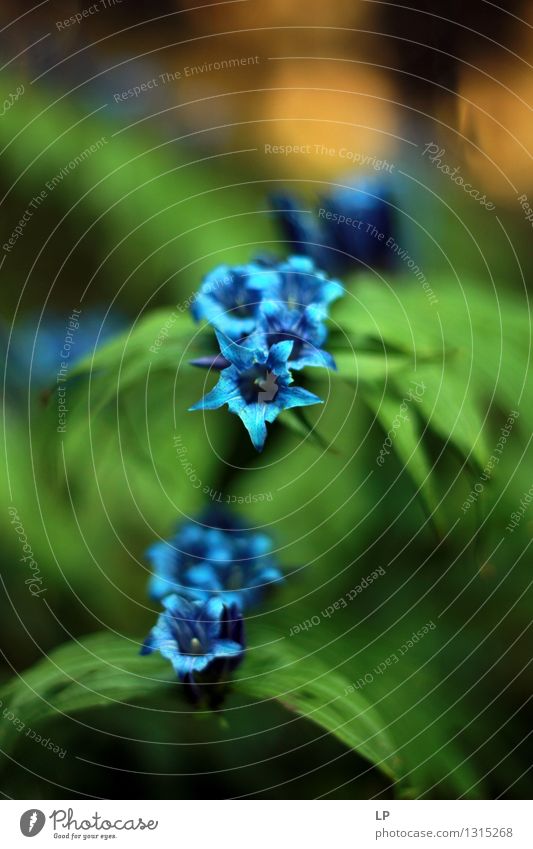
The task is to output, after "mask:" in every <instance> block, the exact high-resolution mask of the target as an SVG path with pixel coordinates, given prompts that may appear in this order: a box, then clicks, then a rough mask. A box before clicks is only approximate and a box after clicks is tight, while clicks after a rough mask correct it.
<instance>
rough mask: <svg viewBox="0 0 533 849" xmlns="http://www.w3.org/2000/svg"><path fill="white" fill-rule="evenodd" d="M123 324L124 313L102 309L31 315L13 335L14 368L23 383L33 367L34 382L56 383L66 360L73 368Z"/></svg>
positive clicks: (37, 383) (38, 386)
mask: <svg viewBox="0 0 533 849" xmlns="http://www.w3.org/2000/svg"><path fill="white" fill-rule="evenodd" d="M123 326H124V319H123V318H122V317H121V316H118V315H111V314H108V315H107V316H106V317H104V313H103V311H102V310H99V309H89V310H87V312H80V313H76V314H74V313H73V314H72V315H70V314H67V317H66V318H65V317H60V316H58V315H57V314H54V315H52V316H47V317H46V318H43V319H42V320H41V319H39V317H38V316H37V315H27V316H25V317H24V318H23V319H22V320H21V321H20V323H18V324H17V325H16V327H15V329H14V332H13V336H12V338H11V350H10V359H11V357H12V358H13V359H12V363H11V364H10V366H11V369H12V370H13V372H14V373H16V375H17V380H18V382H19V385H21V384H23V382H24V383H26V382H27V380H28V376H29V372H30V368H31V380H32V383H33V385H34V386H35V387H37V388H39V389H44V388H46V387H47V385H49V384H52V383H53V382H54V380H55V378H56V376H57V373H58V372H59V370H60V369H61V367H62V363H64V362H66V363H67V364H68V367H69V368H72V367H73V366H74V365H75V364H76V363H78V362H79V361H80V360H81V359H82V358H83V357H85V356H87V355H88V354H91V353H92V352H93V351H94V350H95V349H96V347H97V346H100V345H103V344H104V343H105V342H108V341H109V340H110V339H112V338H113V337H114V336H115V335H116V334H117V333H119V332H120V331H121V330H122V328H123Z"/></svg>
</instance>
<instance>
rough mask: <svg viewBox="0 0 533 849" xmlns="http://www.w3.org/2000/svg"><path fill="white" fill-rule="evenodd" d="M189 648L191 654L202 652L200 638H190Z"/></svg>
mask: <svg viewBox="0 0 533 849" xmlns="http://www.w3.org/2000/svg"><path fill="white" fill-rule="evenodd" d="M190 649H191V650H190V653H191V654H204V651H203V649H202V644H201V642H200V640H199V639H198V637H193V638H192V640H191V646H190Z"/></svg>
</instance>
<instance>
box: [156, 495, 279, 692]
mask: <svg viewBox="0 0 533 849" xmlns="http://www.w3.org/2000/svg"><path fill="white" fill-rule="evenodd" d="M146 556H147V558H148V561H149V562H150V565H151V567H152V576H151V578H150V583H149V594H150V596H151V597H152V598H153V599H155V600H157V601H160V602H161V603H162V605H163V608H164V610H163V612H162V613H161V614H160V616H159V619H158V622H157V624H156V625H155V627H154V628H152V630H151V631H150V634H149V635H148V637H147V639H146V640H145V643H144V645H143V648H142V650H141V653H142V654H151V653H152V652H155V651H159V652H160V653H161V654H162V655H163V657H165V658H167V659H168V660H170V662H171V663H172V666H173V667H174V669H175V671H176V674H177V676H178V678H179V679H180V681H183V682H184V683H186V684H188V685H189V687H188V691H189V695H190V696H192V698H193V700H194V701H198V700H199V698H200V690H199V687H198V684H199V683H202V684H205V683H209V684H217V685H220V684H221V683H222V682H224V681H225V680H226V679H227V677H228V675H229V674H230V673H231V672H232V671H233V670H234V669H235V668H236V667H237V666H238V665H239V663H240V662H241V661H242V659H243V657H244V651H245V637H244V624H243V612H244V610H246V609H247V608H248V607H249V606H250V605H254V604H257V603H258V602H260V601H261V600H262V599H263V598H264V595H265V593H266V591H267V590H268V589H270V588H271V587H272V585H273V584H277V583H279V582H280V581H282V580H283V575H282V573H281V571H280V569H279V567H278V566H277V563H276V561H275V558H274V556H273V554H272V540H271V539H270V537H268V536H267V535H266V534H262V533H258V532H255V531H253V530H251V529H250V528H248V527H246V526H245V525H244V524H243V523H242V522H241V521H240V520H237V519H235V517H233V516H231V515H230V514H228V513H225V512H222V511H220V512H212V513H210V514H208V515H207V516H206V517H205V518H204V520H203V521H198V522H194V521H190V520H186V521H184V522H182V523H180V525H179V526H178V528H177V530H176V533H175V534H174V536H173V537H172V539H170V540H168V541H161V542H157V543H154V544H153V545H152V546H150V548H149V549H148V551H147V552H146ZM216 692H217V694H219V691H218V690H217V691H216Z"/></svg>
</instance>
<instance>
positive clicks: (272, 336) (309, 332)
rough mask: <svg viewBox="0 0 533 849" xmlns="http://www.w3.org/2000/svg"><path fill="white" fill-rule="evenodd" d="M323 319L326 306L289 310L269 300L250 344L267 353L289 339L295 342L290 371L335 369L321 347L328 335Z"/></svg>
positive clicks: (328, 354)
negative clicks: (309, 367) (317, 368)
mask: <svg viewBox="0 0 533 849" xmlns="http://www.w3.org/2000/svg"><path fill="white" fill-rule="evenodd" d="M323 318H324V310H323V307H322V306H318V305H317V304H310V305H309V306H306V307H302V308H301V309H290V308H289V307H287V306H286V305H285V304H284V303H280V302H279V301H266V302H265V303H264V304H263V305H262V307H261V315H260V316H259V320H258V324H257V329H256V331H255V332H254V333H253V334H252V336H251V337H250V343H251V342H252V341H253V343H254V344H256V345H257V347H263V348H265V349H266V350H268V349H269V348H270V347H271V346H272V345H275V344H277V343H278V342H285V341H287V340H288V341H290V342H292V343H293V347H292V351H291V353H290V356H289V367H290V368H291V369H297V370H300V369H302V368H304V367H305V366H321V367H322V368H330V369H335V368H336V366H335V360H334V359H333V357H332V356H331V354H330V353H328V351H324V350H323V349H322V347H321V346H322V345H323V344H324V342H325V341H326V339H327V335H328V331H327V328H326V325H325V324H324V321H323ZM247 344H248V343H247Z"/></svg>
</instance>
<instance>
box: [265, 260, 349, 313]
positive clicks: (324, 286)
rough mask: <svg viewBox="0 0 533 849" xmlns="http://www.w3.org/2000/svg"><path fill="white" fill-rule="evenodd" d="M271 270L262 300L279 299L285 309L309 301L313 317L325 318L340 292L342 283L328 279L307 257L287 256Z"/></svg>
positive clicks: (303, 305)
mask: <svg viewBox="0 0 533 849" xmlns="http://www.w3.org/2000/svg"><path fill="white" fill-rule="evenodd" d="M271 273H272V278H271V280H270V284H269V287H268V293H267V296H266V297H265V301H266V300H274V301H281V302H282V303H284V304H285V305H286V306H287V307H288V308H289V309H302V308H305V307H308V306H310V305H311V304H313V305H314V306H315V307H316V308H317V309H316V316H317V317H318V315H320V316H321V318H327V315H328V307H329V305H330V304H331V303H333V301H336V300H337V299H338V298H341V297H342V295H343V294H344V287H343V286H342V284H341V283H339V282H338V281H337V280H330V279H329V278H328V276H327V275H326V274H325V273H324V272H323V271H320V269H319V268H317V266H316V265H315V263H314V262H313V260H312V259H310V258H309V257H304V256H291V257H289V258H288V260H286V261H284V262H279V263H277V264H276V265H275V266H273V267H272V272H271ZM319 311H320V312H319Z"/></svg>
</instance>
